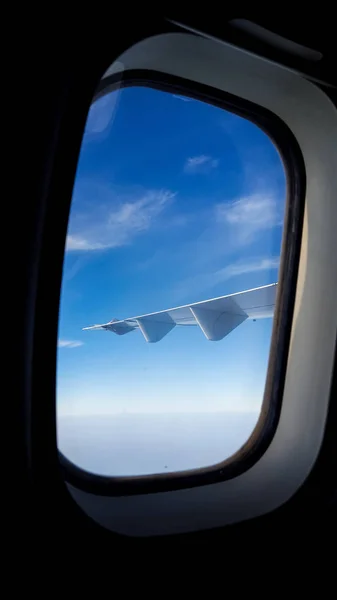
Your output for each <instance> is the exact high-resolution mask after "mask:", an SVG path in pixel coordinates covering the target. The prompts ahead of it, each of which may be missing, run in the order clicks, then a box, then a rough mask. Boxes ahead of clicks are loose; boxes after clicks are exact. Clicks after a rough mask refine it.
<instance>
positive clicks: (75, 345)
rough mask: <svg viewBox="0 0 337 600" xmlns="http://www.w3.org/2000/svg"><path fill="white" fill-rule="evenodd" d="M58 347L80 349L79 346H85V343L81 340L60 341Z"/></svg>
mask: <svg viewBox="0 0 337 600" xmlns="http://www.w3.org/2000/svg"><path fill="white" fill-rule="evenodd" d="M57 345H58V347H59V348H78V347H79V346H83V342H80V341H79V340H59V341H58V342H57Z"/></svg>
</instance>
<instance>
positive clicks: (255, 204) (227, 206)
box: [215, 193, 282, 242]
mask: <svg viewBox="0 0 337 600" xmlns="http://www.w3.org/2000/svg"><path fill="white" fill-rule="evenodd" d="M215 218H216V221H217V222H218V223H224V224H227V225H229V226H231V228H232V229H233V230H234V231H235V235H238V239H239V241H241V242H242V241H247V242H249V241H251V240H252V238H253V237H254V236H255V234H256V233H259V232H260V231H263V230H267V229H272V228H273V227H276V226H278V225H281V224H282V218H281V214H280V203H279V202H277V200H276V198H275V196H274V195H273V194H268V193H257V194H252V195H250V196H244V197H242V198H239V199H238V200H235V201H233V202H231V203H223V204H218V205H217V206H216V207H215Z"/></svg>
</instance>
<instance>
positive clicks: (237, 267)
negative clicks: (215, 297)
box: [176, 256, 280, 296]
mask: <svg viewBox="0 0 337 600" xmlns="http://www.w3.org/2000/svg"><path fill="white" fill-rule="evenodd" d="M279 264H280V258H279V256H272V257H268V258H261V257H260V258H254V259H251V260H241V261H237V262H233V263H231V264H229V265H227V266H226V267H223V268H222V269H217V270H216V271H212V272H206V273H199V274H197V275H195V276H192V277H189V278H188V279H185V280H184V281H182V282H181V283H180V284H179V286H178V287H177V290H176V291H177V292H178V293H179V294H183V295H185V296H186V294H187V293H188V292H190V291H191V290H198V291H201V290H206V289H209V288H212V287H214V286H216V285H218V284H219V283H223V282H225V281H227V280H228V279H231V278H232V277H237V276H239V275H246V274H249V273H256V272H258V271H271V270H273V269H275V270H276V269H278V268H279Z"/></svg>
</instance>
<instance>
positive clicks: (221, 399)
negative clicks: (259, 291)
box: [57, 87, 286, 415]
mask: <svg viewBox="0 0 337 600" xmlns="http://www.w3.org/2000/svg"><path fill="white" fill-rule="evenodd" d="M285 196H286V184H285V174H284V169H283V166H282V163H281V159H280V157H279V154H278V152H277V149H276V148H275V146H274V145H273V143H272V142H271V140H270V139H269V138H268V136H267V135H266V134H265V133H264V132H263V131H262V130H260V129H259V128H258V127H257V126H256V125H254V124H252V123H251V122H250V121H248V120H245V119H242V118H240V117H238V116H236V115H234V114H231V113H229V112H227V111H224V110H222V109H220V108H216V107H213V106H210V105H207V104H205V103H202V102H198V101H195V100H187V99H182V98H181V97H179V96H177V95H174V94H168V93H165V92H159V91H156V90H151V89H147V88H138V87H136V88H126V89H122V90H118V91H116V92H113V93H111V94H109V95H107V96H106V97H104V98H102V99H100V100H99V101H98V102H96V103H95V104H94V105H93V106H92V108H91V110H90V113H89V117H88V121H87V126H86V130H85V133H84V138H83V143H82V149H81V154H80V159H79V165H78V170H77V176H76V182H75V187H74V193H73V201H72V208H71V215H70V221H69V229H68V236H67V246H66V254H65V262H64V275H63V285H62V294H61V308H60V325H59V350H58V380H57V400H58V411H59V414H60V415H61V414H64V415H73V414H75V415H100V414H107V413H111V414H129V413H138V412H145V413H163V414H164V413H165V414H166V413H168V412H181V413H199V412H204V413H206V412H215V413H216V412H223V411H234V412H242V413H244V412H248V413H249V412H253V413H257V412H258V411H259V409H260V405H261V401H262V395H263V389H264V381H265V375H266V368H267V361H268V353H269V344H270V335H271V328H272V322H271V320H270V319H269V320H259V321H256V322H252V321H246V322H244V323H243V324H242V325H240V327H238V328H237V329H235V330H234V331H233V332H232V333H231V334H230V335H229V336H228V337H226V338H224V339H223V340H222V341H220V342H209V341H207V340H206V338H205V337H204V336H203V334H202V332H201V331H200V329H199V328H188V329H184V328H179V327H176V328H175V329H174V330H173V331H172V332H170V333H169V334H168V335H167V336H166V337H165V338H164V339H163V340H162V341H161V342H159V343H157V344H147V343H146V342H145V340H144V339H143V337H142V335H141V333H140V332H139V331H136V332H133V333H130V334H128V335H125V336H121V337H119V336H115V335H114V334H112V333H108V332H103V331H82V327H85V326H88V325H92V324H95V323H105V322H107V321H109V320H110V319H112V318H114V317H116V318H119V319H123V318H126V317H131V316H134V315H139V314H142V313H148V312H152V311H157V310H162V309H165V308H169V307H173V306H177V305H180V304H186V303H190V302H197V301H199V300H204V299H207V298H212V297H216V296H221V295H225V294H229V293H233V292H237V291H240V290H245V289H250V288H253V287H258V286H261V285H266V284H268V283H273V282H275V281H277V277H278V265H279V256H280V247H281V237H282V224H283V216H284V205H285Z"/></svg>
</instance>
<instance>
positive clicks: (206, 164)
mask: <svg viewBox="0 0 337 600" xmlns="http://www.w3.org/2000/svg"><path fill="white" fill-rule="evenodd" d="M218 164H219V160H218V159H217V158H212V156H207V155H206V154H200V156H191V157H190V158H188V159H187V161H186V163H185V166H184V171H185V173H209V172H210V171H211V170H212V169H216V167H217V166H218Z"/></svg>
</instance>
